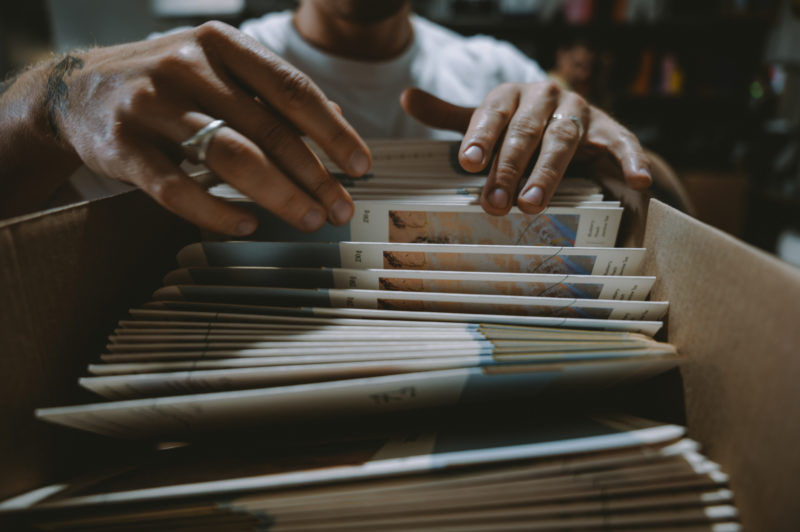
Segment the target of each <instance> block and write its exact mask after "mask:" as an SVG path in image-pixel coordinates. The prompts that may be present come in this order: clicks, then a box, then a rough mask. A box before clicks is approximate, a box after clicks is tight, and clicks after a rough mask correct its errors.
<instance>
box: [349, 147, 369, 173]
mask: <svg viewBox="0 0 800 532" xmlns="http://www.w3.org/2000/svg"><path fill="white" fill-rule="evenodd" d="M349 167H350V173H351V174H353V175H355V176H359V175H363V174H365V173H367V170H369V157H367V156H366V155H364V154H363V153H361V152H360V151H356V152H354V153H353V155H351V156H350V163H349Z"/></svg>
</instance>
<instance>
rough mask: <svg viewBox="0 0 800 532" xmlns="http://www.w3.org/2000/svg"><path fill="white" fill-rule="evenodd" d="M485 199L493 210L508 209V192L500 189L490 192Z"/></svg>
mask: <svg viewBox="0 0 800 532" xmlns="http://www.w3.org/2000/svg"><path fill="white" fill-rule="evenodd" d="M486 199H488V200H489V204H491V206H492V207H494V208H495V209H505V208H506V207H508V192H506V191H505V190H503V189H502V188H496V189H494V190H492V191H491V192H490V193H489V196H488V197H487V198H486Z"/></svg>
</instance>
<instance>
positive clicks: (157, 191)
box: [148, 176, 183, 208]
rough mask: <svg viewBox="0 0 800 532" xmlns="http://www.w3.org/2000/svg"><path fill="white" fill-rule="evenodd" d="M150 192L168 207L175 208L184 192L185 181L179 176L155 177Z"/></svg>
mask: <svg viewBox="0 0 800 532" xmlns="http://www.w3.org/2000/svg"><path fill="white" fill-rule="evenodd" d="M148 192H149V194H150V195H151V196H152V197H153V198H155V199H156V200H157V201H158V202H159V203H161V204H162V205H164V206H165V207H167V208H174V207H175V206H176V205H177V204H178V201H179V200H180V197H181V195H182V194H183V182H182V181H181V179H180V178H179V177H178V176H167V177H164V178H161V179H154V180H152V182H151V183H150V186H149V190H148Z"/></svg>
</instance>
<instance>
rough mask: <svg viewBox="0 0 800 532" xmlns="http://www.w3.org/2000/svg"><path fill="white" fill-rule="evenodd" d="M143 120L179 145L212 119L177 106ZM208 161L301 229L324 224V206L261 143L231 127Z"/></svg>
mask: <svg viewBox="0 0 800 532" xmlns="http://www.w3.org/2000/svg"><path fill="white" fill-rule="evenodd" d="M140 120H141V122H142V123H144V124H146V127H149V128H151V130H152V131H153V132H159V133H160V134H162V135H163V136H165V137H166V138H167V139H169V140H171V141H172V142H174V143H178V144H179V143H180V142H181V141H182V140H185V139H187V138H189V137H190V136H192V135H193V134H194V133H196V132H197V131H199V130H200V129H201V128H202V127H204V126H205V125H207V124H208V123H210V122H211V121H212V119H211V117H209V116H207V115H205V114H203V113H199V112H195V111H186V112H178V111H177V110H175V109H172V110H171V112H168V111H166V110H165V111H163V112H161V113H155V114H150V115H149V116H148V117H146V118H142V119H140ZM205 164H206V166H208V167H209V168H210V169H211V170H213V171H214V172H215V173H216V174H217V175H219V176H220V177H221V178H222V179H223V180H225V181H226V182H227V183H229V184H230V185H231V186H233V187H234V188H236V189H237V190H239V191H240V192H242V193H243V194H244V195H246V196H248V197H249V198H251V199H252V200H253V201H255V202H256V203H258V204H259V205H261V206H262V207H264V208H265V209H267V210H269V211H270V212H272V213H274V214H276V215H277V216H278V217H280V218H282V219H283V220H285V221H286V222H288V223H289V224H291V225H292V226H294V227H296V228H298V229H300V230H303V231H315V230H317V229H319V228H320V227H321V226H322V225H323V224H324V223H325V220H326V218H327V213H326V211H325V209H324V207H323V206H322V205H321V204H320V203H319V202H317V201H315V200H314V199H313V198H311V197H310V196H309V195H308V194H307V193H306V192H304V191H303V190H302V189H301V188H300V187H299V186H298V185H297V184H295V183H294V182H293V181H292V180H291V179H289V178H288V177H287V176H286V175H285V174H284V173H283V172H282V171H281V170H280V168H278V167H277V166H276V165H275V164H274V163H273V162H272V161H271V160H269V159H268V158H267V156H266V155H264V152H263V151H262V150H261V149H259V147H258V146H256V145H255V144H254V143H253V142H252V141H250V140H249V139H247V138H246V137H245V136H243V135H242V134H241V133H239V132H237V131H235V130H234V129H232V128H230V127H222V128H220V129H218V130H217V131H216V133H214V136H213V138H212V139H211V142H210V144H209V146H208V150H207V154H206V160H205Z"/></svg>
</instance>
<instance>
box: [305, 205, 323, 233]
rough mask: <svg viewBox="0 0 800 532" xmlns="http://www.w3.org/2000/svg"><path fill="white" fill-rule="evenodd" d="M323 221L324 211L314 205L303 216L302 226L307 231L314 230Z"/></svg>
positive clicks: (320, 225)
mask: <svg viewBox="0 0 800 532" xmlns="http://www.w3.org/2000/svg"><path fill="white" fill-rule="evenodd" d="M324 223H325V213H324V212H322V209H319V208H317V207H314V208H313V209H311V210H310V211H308V212H307V213H306V215H305V216H303V221H302V224H303V228H304V229H306V230H307V231H316V230H317V229H319V228H320V227H322V224H324Z"/></svg>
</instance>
